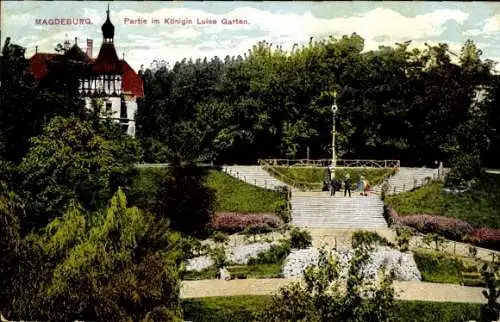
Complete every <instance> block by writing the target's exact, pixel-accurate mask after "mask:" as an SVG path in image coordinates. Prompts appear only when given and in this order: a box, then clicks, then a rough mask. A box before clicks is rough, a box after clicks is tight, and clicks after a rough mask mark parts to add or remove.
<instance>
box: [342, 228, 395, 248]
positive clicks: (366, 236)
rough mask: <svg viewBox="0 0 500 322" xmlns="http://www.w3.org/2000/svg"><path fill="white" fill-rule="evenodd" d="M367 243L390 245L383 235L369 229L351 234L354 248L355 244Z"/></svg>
mask: <svg viewBox="0 0 500 322" xmlns="http://www.w3.org/2000/svg"><path fill="white" fill-rule="evenodd" d="M363 243H367V244H375V245H381V246H389V247H392V246H393V245H392V243H391V242H389V241H388V240H387V239H386V238H385V237H382V236H380V235H379V234H377V233H374V232H371V231H357V232H355V233H354V234H353V235H352V246H353V247H354V248H356V246H357V245H360V244H363Z"/></svg>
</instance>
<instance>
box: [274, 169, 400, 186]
mask: <svg viewBox="0 0 500 322" xmlns="http://www.w3.org/2000/svg"><path fill="white" fill-rule="evenodd" d="M274 171H276V172H278V173H281V174H283V175H284V176H285V177H284V178H282V179H283V180H284V181H288V182H286V183H288V184H293V183H294V182H293V181H294V180H295V181H299V182H303V183H306V184H307V186H308V188H310V189H321V188H322V187H323V179H324V178H325V168H301V167H273V168H272V171H271V172H270V173H271V174H272V173H273V172H274ZM390 171H391V169H376V168H337V170H336V171H335V175H336V177H337V178H339V179H343V178H344V177H345V175H346V174H347V173H349V175H350V177H351V182H353V183H354V186H356V183H357V182H358V180H359V177H360V176H361V175H363V176H364V177H365V179H366V180H368V181H369V182H370V184H371V185H372V186H375V185H377V184H379V183H381V182H382V180H383V178H384V176H385V175H387V174H389V173H390ZM287 179H291V180H287Z"/></svg>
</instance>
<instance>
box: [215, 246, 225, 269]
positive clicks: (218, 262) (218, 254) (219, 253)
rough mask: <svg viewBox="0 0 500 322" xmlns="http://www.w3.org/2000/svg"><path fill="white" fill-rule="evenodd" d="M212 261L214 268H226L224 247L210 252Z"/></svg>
mask: <svg viewBox="0 0 500 322" xmlns="http://www.w3.org/2000/svg"><path fill="white" fill-rule="evenodd" d="M212 259H213V261H214V266H215V268H217V269H219V268H221V267H224V266H226V264H227V258H226V252H225V250H224V247H217V248H215V249H214V250H212Z"/></svg>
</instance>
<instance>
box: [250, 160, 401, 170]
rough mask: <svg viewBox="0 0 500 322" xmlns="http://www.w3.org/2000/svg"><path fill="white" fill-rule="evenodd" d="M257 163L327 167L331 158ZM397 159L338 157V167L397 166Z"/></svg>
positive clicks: (330, 162) (398, 162) (278, 165)
mask: <svg viewBox="0 0 500 322" xmlns="http://www.w3.org/2000/svg"><path fill="white" fill-rule="evenodd" d="M259 164H260V165H262V166H271V167H313V168H318V167H328V166H330V165H331V164H332V159H319V160H310V159H260V160H259ZM400 165H401V164H400V161H399V160H356V159H352V160H349V159H345V160H344V159H339V160H337V167H339V168H342V167H344V168H399V167H400Z"/></svg>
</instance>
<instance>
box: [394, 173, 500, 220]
mask: <svg viewBox="0 0 500 322" xmlns="http://www.w3.org/2000/svg"><path fill="white" fill-rule="evenodd" d="M442 187H443V185H442V183H440V182H432V183H431V184H429V185H426V186H423V187H421V188H419V189H416V190H414V191H411V192H406V193H401V194H398V195H392V196H387V197H386V199H385V202H386V203H387V204H388V205H391V206H392V207H393V208H394V209H395V210H396V211H397V213H398V214H399V215H407V214H429V215H440V216H446V217H454V218H459V219H462V220H464V221H467V222H468V223H470V224H471V225H472V226H474V227H490V228H500V175H496V174H485V175H483V176H482V177H481V179H480V181H479V183H478V185H477V187H476V188H475V189H472V190H469V191H466V192H463V193H458V194H452V193H447V192H444V191H442Z"/></svg>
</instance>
